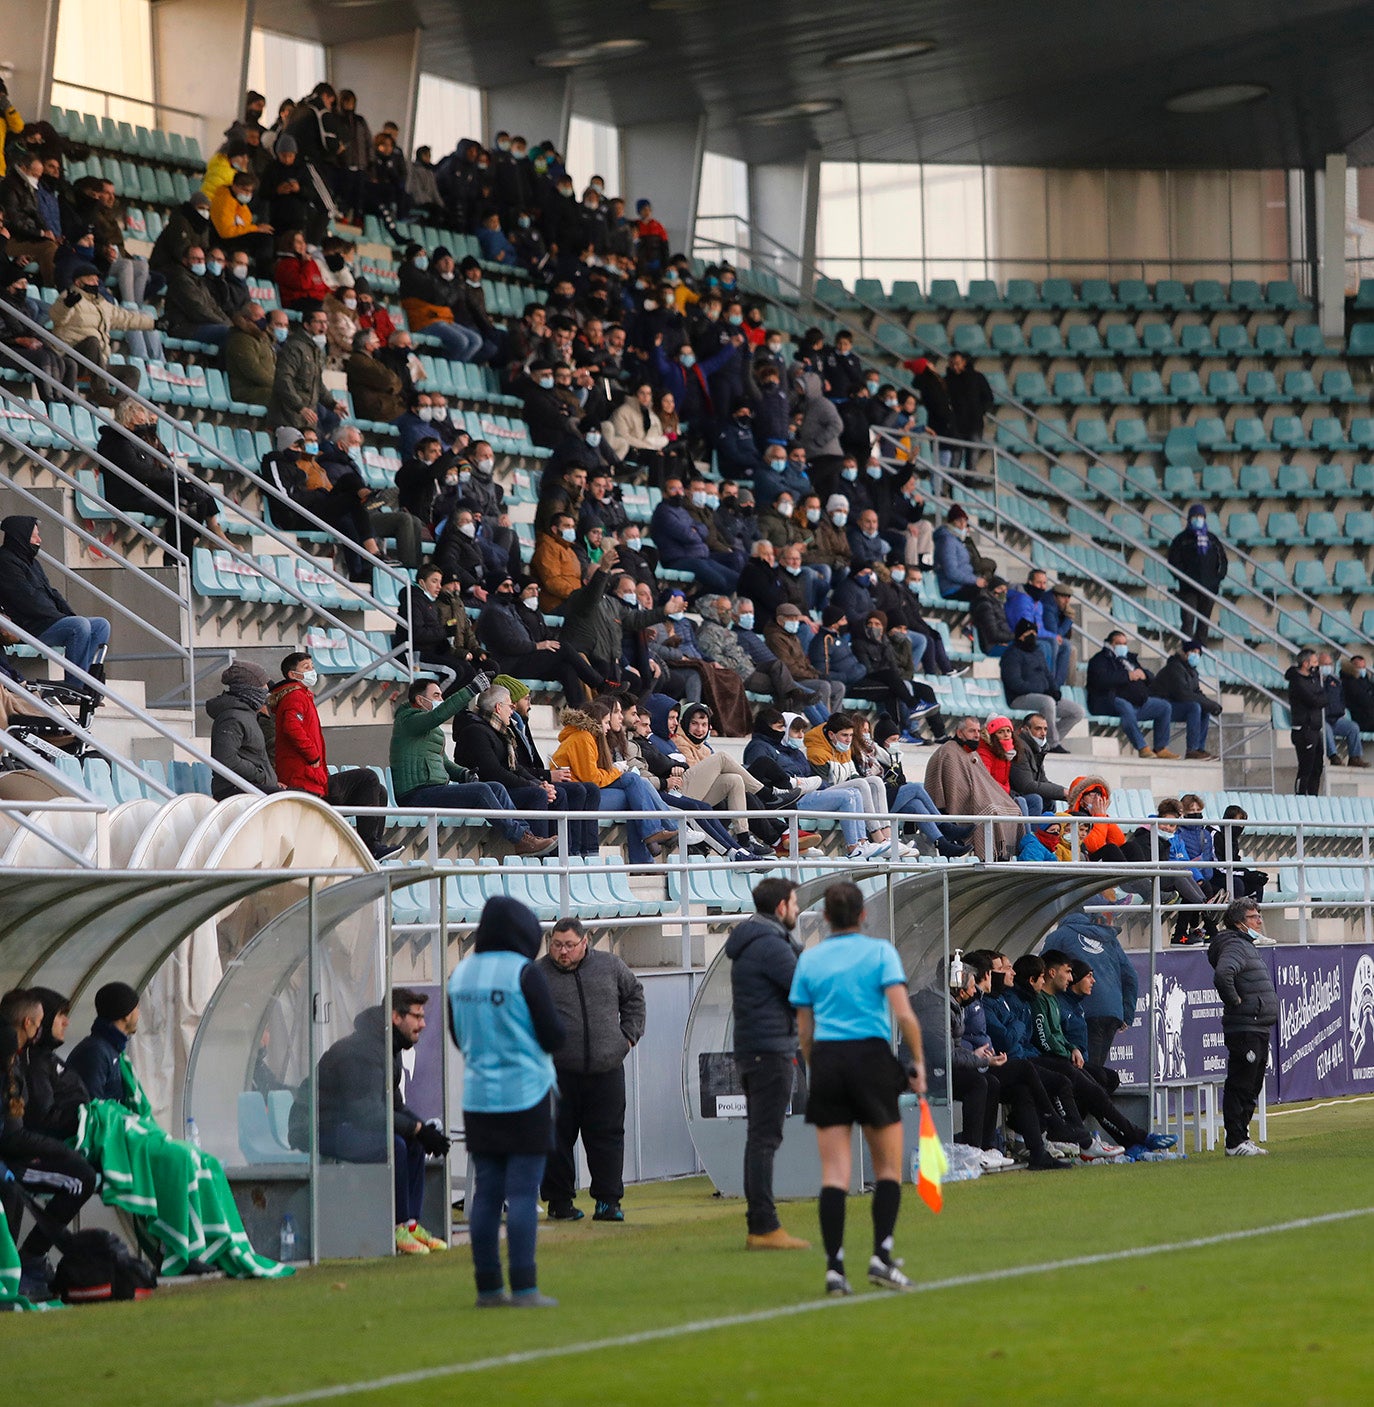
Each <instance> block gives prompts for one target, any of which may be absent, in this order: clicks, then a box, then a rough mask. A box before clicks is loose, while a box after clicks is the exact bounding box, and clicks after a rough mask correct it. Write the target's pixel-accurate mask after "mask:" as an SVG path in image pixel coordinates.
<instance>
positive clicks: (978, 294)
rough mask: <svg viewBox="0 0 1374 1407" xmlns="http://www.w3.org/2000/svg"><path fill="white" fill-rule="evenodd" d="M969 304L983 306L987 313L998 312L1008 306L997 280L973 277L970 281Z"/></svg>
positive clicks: (975, 306) (973, 306)
mask: <svg viewBox="0 0 1374 1407" xmlns="http://www.w3.org/2000/svg"><path fill="white" fill-rule="evenodd" d="M968 305H969V307H971V308H981V309H982V310H983V312H985V313H996V312H1001V311H1002V309H1004V308H1005V307H1006V306H1007V301H1006V299H1005V298H1003V297H1002V294H1001V293H1000V292H999V290H998V288H997V283H996V281H995V280H993V279H990V278H971V279H969V281H968Z"/></svg>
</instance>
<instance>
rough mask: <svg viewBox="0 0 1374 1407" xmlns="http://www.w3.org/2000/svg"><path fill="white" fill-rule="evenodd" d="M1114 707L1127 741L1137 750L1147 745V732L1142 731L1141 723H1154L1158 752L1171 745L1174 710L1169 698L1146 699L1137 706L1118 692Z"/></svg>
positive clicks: (1113, 701)
mask: <svg viewBox="0 0 1374 1407" xmlns="http://www.w3.org/2000/svg"><path fill="white" fill-rule="evenodd" d="M1112 707H1113V710H1114V711H1115V713H1116V715H1117V717H1118V718H1120V719H1121V731H1122V732H1123V733H1125V735H1126V741H1127V742H1129V743H1130V745H1131V746H1132V747H1133V748H1135V750H1136V751H1137V752H1140V751H1142V750H1143V749H1144V747H1145V734H1144V733H1142V732H1141V731H1140V725H1141V723H1152V724H1154V730H1155V739H1154V743H1155V749H1154V750H1155V751H1156V752H1158V751H1159V750H1160V749H1161V748H1166V747H1168V746H1169V733H1170V732H1171V725H1172V723H1173V717H1174V711H1173V708H1172V707H1171V706H1170V704H1169V701H1168V700H1167V699H1146V700H1145V702H1144V703H1143V704H1141V705H1140V706H1139V707H1137V706H1136V705H1135V704H1133V703H1130V702H1128V701H1127V700H1126V699H1123V698H1122V697H1121V696H1120V695H1119V694H1118V695H1115V696H1113V698H1112Z"/></svg>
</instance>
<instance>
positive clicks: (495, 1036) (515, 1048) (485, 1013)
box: [448, 952, 557, 1114]
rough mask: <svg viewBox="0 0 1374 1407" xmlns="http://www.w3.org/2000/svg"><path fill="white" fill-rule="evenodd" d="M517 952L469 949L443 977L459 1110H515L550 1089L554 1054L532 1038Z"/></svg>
mask: <svg viewBox="0 0 1374 1407" xmlns="http://www.w3.org/2000/svg"><path fill="white" fill-rule="evenodd" d="M528 965H529V959H528V958H526V957H523V956H522V955H521V954H519V953H505V952H500V953H474V954H473V955H472V956H471V957H467V958H464V959H463V961H462V962H460V963H459V964H458V966H457V968H456V969H455V970H454V973H453V976H452V977H450V978H449V981H448V1002H449V1012H450V1014H451V1016H452V1018H453V1030H454V1033H455V1034H456V1036H457V1037H458V1044H459V1046H460V1047H461V1048H462V1051H463V1062H464V1070H463V1108H464V1109H465V1110H471V1111H472V1112H473V1113H474V1114H514V1113H518V1112H519V1111H520V1110H522V1109H529V1108H531V1107H532V1106H534V1105H535V1104H537V1103H538V1102H539V1101H540V1100H541V1099H542V1098H543V1097H544V1096H545V1095H546V1094H548V1092H549V1091H550V1090H551V1089H552V1088H553V1087H554V1084H555V1082H556V1080H557V1076H556V1075H555V1073H554V1068H553V1057H552V1056H551V1055H550V1054H549V1053H548V1051H546V1050H545V1049H544V1048H543V1047H542V1046H541V1045H540V1044H539V1042H538V1040H537V1039H536V1038H535V1034H534V1024H533V1022H532V1021H531V1020H530V1009H529V1006H528V1004H527V1003H526V1001H525V994H524V993H523V992H522V991H521V990H520V974H521V973H522V972H523V971H524V970H525V968H526V967H527V966H528Z"/></svg>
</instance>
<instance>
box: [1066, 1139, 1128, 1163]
mask: <svg viewBox="0 0 1374 1407" xmlns="http://www.w3.org/2000/svg"><path fill="white" fill-rule="evenodd" d="M1125 1151H1126V1150H1125V1149H1124V1148H1123V1147H1122V1146H1121V1145H1120V1144H1119V1143H1108V1142H1106V1140H1105V1139H1103V1137H1102V1135H1101V1134H1100V1133H1095V1134H1093V1141H1092V1142H1091V1143H1090V1144H1088V1146H1087V1147H1086V1148H1083V1149H1080V1150H1079V1154H1078V1156H1079V1157H1080V1158H1082V1159H1083V1161H1084V1162H1088V1163H1090V1162H1092V1161H1093V1160H1094V1159H1096V1158H1119V1157H1120V1156H1121V1155H1122V1154H1123V1153H1124V1152H1125Z"/></svg>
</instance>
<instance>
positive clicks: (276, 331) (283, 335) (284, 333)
mask: <svg viewBox="0 0 1374 1407" xmlns="http://www.w3.org/2000/svg"><path fill="white" fill-rule="evenodd" d="M290 332H291V329H290V328H289V327H274V328H273V329H272V336H273V337H275V338H276V339H277V341H278V342H285V341H286V339H287V337H288V336H289V335H290Z"/></svg>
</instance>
